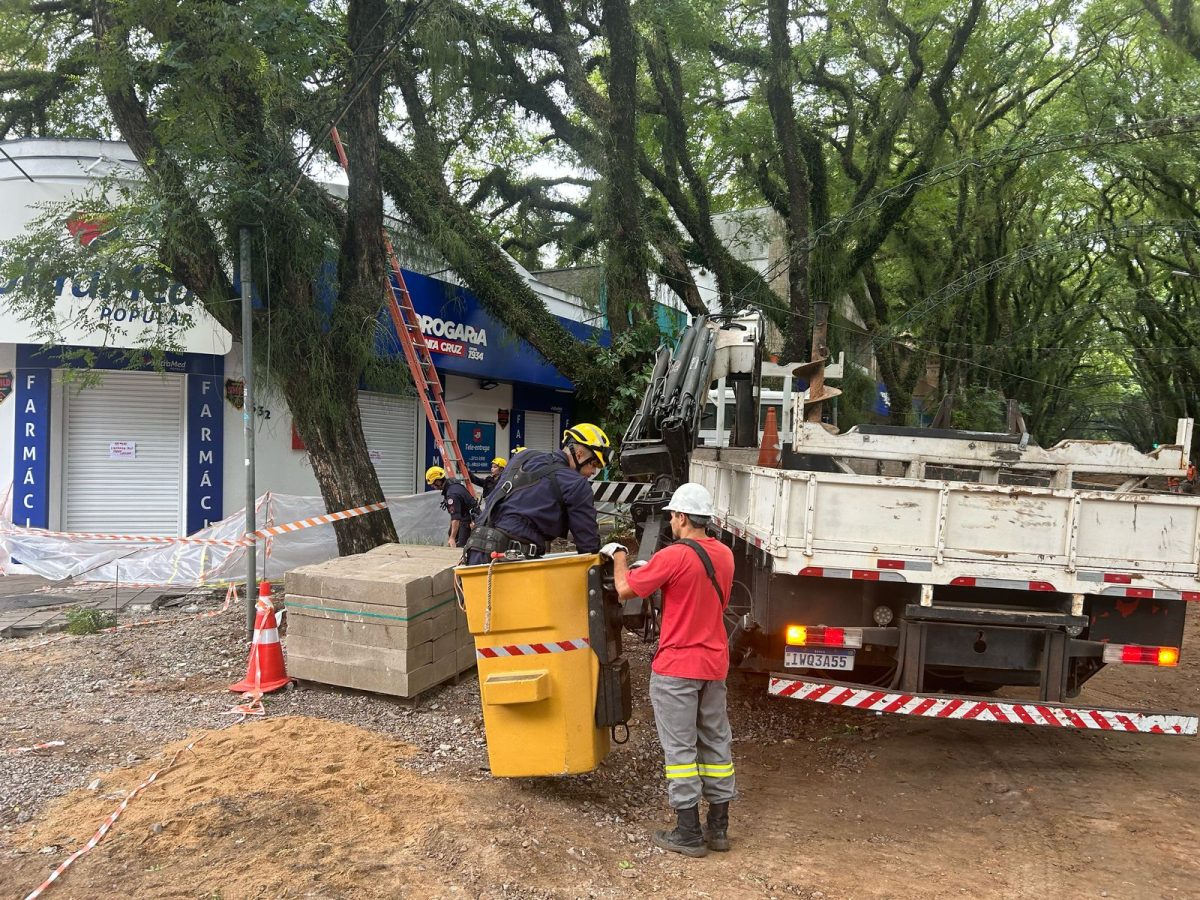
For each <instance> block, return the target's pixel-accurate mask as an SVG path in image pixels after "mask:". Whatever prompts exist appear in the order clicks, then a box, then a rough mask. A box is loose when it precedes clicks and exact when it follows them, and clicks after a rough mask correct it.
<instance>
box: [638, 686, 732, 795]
mask: <svg viewBox="0 0 1200 900" xmlns="http://www.w3.org/2000/svg"><path fill="white" fill-rule="evenodd" d="M725 693H726V691H725V682H723V681H704V680H701V679H698V678H675V677H673V676H671V675H659V674H658V673H657V672H652V673H651V674H650V704H651V706H653V707H654V725H655V728H657V730H658V741H659V743H660V744H662V748H663V756H664V758H665V765H664V774H665V775H666V777H667V798H668V799H669V800H670V802H671V806H672V808H674V809H687V808H689V807H692V806H695V805H696V804H697V803H699V802H700V799H701V797H703V798H704V799H705V800H707V801H708V802H709V803H725V802H727V801H729V800H732V799H733V798H734V797H735V796H736V795H737V791H736V785H735V782H734V774H733V756H732V743H733V735H732V733H731V731H730V729H729V716H728V715H727V713H726V710H725Z"/></svg>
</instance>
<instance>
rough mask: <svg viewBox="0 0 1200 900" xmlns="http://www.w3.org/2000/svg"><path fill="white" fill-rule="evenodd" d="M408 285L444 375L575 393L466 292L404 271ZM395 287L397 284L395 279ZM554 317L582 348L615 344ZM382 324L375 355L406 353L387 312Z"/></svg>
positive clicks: (604, 332)
mask: <svg viewBox="0 0 1200 900" xmlns="http://www.w3.org/2000/svg"><path fill="white" fill-rule="evenodd" d="M404 282H405V284H406V285H407V286H408V292H409V294H410V296H411V297H412V301H413V308H414V309H415V310H416V311H417V314H418V315H419V316H420V317H421V331H422V333H423V334H424V335H425V340H426V343H427V344H428V346H429V351H430V355H431V356H432V357H433V363H434V365H435V366H437V368H438V371H439V372H443V373H450V374H453V375H463V376H466V377H468V378H480V379H493V380H496V381H508V382H513V381H516V382H525V383H528V384H536V385H542V386H544V387H549V388H557V389H559V390H573V388H574V385H572V384H571V382H570V381H568V380H567V379H566V378H564V377H563V376H562V375H560V374H559V372H558V370H557V369H555V368H554V366H552V365H551V364H550V363H548V362H546V360H545V359H544V358H543V357H542V355H541V354H540V353H538V352H537V351H536V350H535V349H534V348H533V347H532V346H530V344H529V343H528V342H527V341H525V340H524V339H523V338H520V337H518V336H517V335H514V334H513V333H512V332H511V331H509V330H508V329H507V328H506V327H505V326H504V325H503V324H501V322H500V321H499V320H498V319H496V318H495V317H493V316H492V315H491V314H490V313H488V312H487V310H485V309H484V308H483V305H482V304H481V303H480V302H479V300H478V298H477V297H475V295H474V294H472V293H471V292H470V291H469V290H467V289H466V288H464V287H460V286H458V285H455V284H450V283H449V282H445V281H441V280H439V279H437V278H431V277H429V276H428V275H419V274H417V273H416V272H408V271H405V272H404ZM392 286H393V288H395V286H396V282H395V278H394V276H393V279H392ZM555 318H557V319H558V321H559V323H560V324H561V325H562V326H563V327H564V328H566V329H567V331H569V332H570V333H571V334H572V335H574V336H575V337H576V338H578V339H579V341H580V342H581V344H586V343H588V342H594V343H598V344H600V345H601V346H607V345H608V344H609V342H610V340H611V335H610V334H609V332H608V330H607V329H602V328H598V327H595V326H592V325H588V324H586V323H584V322H575V321H572V320H570V319H564V318H561V317H558V316H556V317H555ZM379 326H380V327H379V329H378V331H377V334H378V335H379V336H378V338H377V339H376V345H375V346H376V352H377V353H378V354H379V355H381V356H400V355H402V350H401V348H400V343H399V339H398V338H397V337H396V332H395V329H394V328H393V327H392V320H391V316H390V315H389V313H388V311H387V310H386V309H384V310H382V311H381V312H380V315H379ZM580 352H585V348H584V347H582V346H581V347H580Z"/></svg>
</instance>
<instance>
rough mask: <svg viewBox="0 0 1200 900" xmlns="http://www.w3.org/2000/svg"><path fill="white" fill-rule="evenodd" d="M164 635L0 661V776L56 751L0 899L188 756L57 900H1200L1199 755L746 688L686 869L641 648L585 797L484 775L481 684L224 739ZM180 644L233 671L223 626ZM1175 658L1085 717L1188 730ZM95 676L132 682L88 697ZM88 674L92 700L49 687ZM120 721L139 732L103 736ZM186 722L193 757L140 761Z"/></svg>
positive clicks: (185, 632)
mask: <svg viewBox="0 0 1200 900" xmlns="http://www.w3.org/2000/svg"><path fill="white" fill-rule="evenodd" d="M153 630H154V629H147V630H146V632H144V633H142V635H141V636H140V637H138V638H136V639H135V638H133V637H132V636H131V634H130V633H126V634H125V635H104V636H96V637H92V638H84V639H78V640H72V641H69V642H63V643H60V644H56V645H54V646H53V647H48V648H45V650H31V651H29V652H27V653H9V654H3V655H0V681H2V682H3V686H2V687H0V699H3V700H5V701H6V702H7V703H8V706H7V708H4V707H0V749H3V748H8V747H12V746H15V745H19V744H21V743H22V742H24V743H26V744H28V743H29V742H30V736H31V735H33V734H35V733H41V734H48V732H47V731H46V730H45V728H46V727H48V726H46V724H45V723H47V722H50V723H52V725H53V729H54V733H55V736H57V737H62V738H64V739H65V740H67V742H68V747H64V748H61V749H52V750H48V751H43V752H42V753H40V754H27V755H24V756H22V757H21V766H22V768H20V769H14V770H12V771H14V772H18V773H19V775H13V776H10V777H20V778H22V779H33V781H32V782H31V783H32V784H34V785H35V786H38V785H40V786H42V787H43V788H44V790H42V792H41V794H39V799H37V800H36V801H35V802H33V803H31V804H28V803H27V804H26V807H25V811H24V813H23V814H22V817H19V818H16V819H14V818H13V816H12V815H7V813H10V812H11V810H7V811H0V822H3V823H4V827H3V830H2V831H0V896H4V897H21V896H24V895H25V894H26V893H27V892H28V891H29V890H31V889H32V888H34V887H35V886H36V885H37V884H39V883H40V882H41V881H42V879H43V878H45V877H46V875H47V874H48V873H49V872H50V870H51V869H52V868H53V867H54V866H55V865H56V864H57V863H58V862H59V861H61V860H62V859H63V858H65V857H66V856H67V855H69V854H70V853H71V852H72V851H73V850H75V849H77V848H78V847H79V846H81V845H82V843H83V842H84V841H86V840H87V838H88V837H89V836H90V835H91V834H92V832H93V831H94V830H95V829H96V827H97V826H98V825H99V824H100V823H101V822H102V821H103V820H104V818H105V817H106V816H107V815H108V814H109V813H110V812H112V810H113V809H114V808H115V807H116V805H117V804H118V803H119V802H120V801H121V799H122V798H124V797H126V796H127V792H128V791H129V790H131V789H132V788H133V787H134V786H136V785H137V784H138V783H140V782H141V781H143V780H144V779H145V778H146V777H148V776H149V775H150V773H152V772H153V771H155V770H157V769H159V768H161V767H162V766H163V765H164V764H165V761H166V760H168V759H170V758H171V756H172V755H173V754H174V753H175V752H176V751H177V750H179V749H180V748H181V747H183V746H185V745H186V744H187V743H188V742H189V741H196V743H195V745H194V747H193V749H192V750H190V751H188V750H184V751H183V752H181V753H180V754H179V756H178V758H177V764H176V766H175V767H174V768H172V769H170V770H169V771H167V772H165V773H164V774H162V775H161V776H160V778H159V779H158V780H157V781H156V782H155V783H154V784H152V785H151V786H149V787H148V788H146V789H145V791H144V792H143V793H142V794H140V795H138V796H137V797H136V798H134V799H133V801H132V802H131V803H130V805H129V807H128V811H127V812H126V813H124V815H123V816H122V818H121V819H120V820H119V821H118V822H117V824H116V825H115V827H114V828H113V830H112V832H111V833H110V834H109V835H108V836H107V837H106V838H105V840H104V841H103V842H102V843H101V844H100V845H99V846H98V847H97V848H96V849H95V850H94V851H92V852H91V853H90V854H89V855H87V856H85V857H84V858H83V859H81V860H80V862H78V863H77V864H76V865H75V866H74V867H73V868H72V869H70V870H69V871H68V872H67V873H66V874H65V875H64V876H63V878H62V879H61V881H60V882H59V883H57V884H56V885H54V886H53V887H51V888H50V890H49V891H48V892H47V895H46V896H49V897H61V898H68V897H74V898H85V897H86V898H93V897H171V898H175V897H178V898H193V897H194V898H210V900H211V898H243V897H246V898H258V897H320V898H340V897H414V898H415V897H421V898H425V897H446V898H458V897H554V898H558V897H564V898H565V897H592V896H595V897H608V896H630V895H632V896H643V895H651V894H655V895H662V896H669V897H674V896H678V897H727V896H739V897H741V896H745V897H764V898H765V897H779V898H784V897H803V898H842V897H845V898H900V897H932V898H937V897H962V896H968V897H1068V898H1069V897H1114V898H1115V897H1131V898H1135V897H1154V898H1158V897H1200V854H1197V852H1196V849H1195V848H1196V846H1197V845H1198V844H1200V814H1198V813H1197V811H1196V809H1195V805H1196V803H1197V797H1200V765H1197V763H1200V756H1198V750H1197V743H1196V740H1197V739H1196V738H1181V737H1154V736H1147V737H1140V736H1128V735H1112V734H1102V733H1092V732H1087V733H1077V732H1069V731H1064V730H1057V729H1047V728H1040V729H1039V728H1021V727H1011V726H999V725H993V724H984V723H969V722H943V721H931V720H925V719H910V718H901V717H872V716H867V715H864V714H861V713H854V712H850V711H844V710H832V709H828V708H823V707H816V706H813V705H810V704H806V703H801V702H795V701H788V700H775V699H771V698H767V697H765V696H764V695H763V685H762V682H761V681H755V680H750V679H744V678H742V677H739V676H735V677H734V678H733V679H732V680H731V694H730V696H731V718H732V721H733V725H734V731H735V737H736V743H735V763H736V766H737V776H738V782H739V788H740V792H741V799H740V800H739V801H738V802H737V804H736V805H735V807H734V811H733V816H732V828H731V836H732V838H733V840H734V849H733V851H732V852H731V853H727V854H710V855H709V856H708V858H706V859H702V860H689V859H683V858H680V857H677V856H674V855H671V854H664V853H662V852H660V851H657V850H655V849H653V848H652V847H651V845H650V844H649V841H648V832H649V830H651V829H652V828H654V827H657V826H658V825H659V824H660V823H663V822H665V821H666V820H667V811H666V808H665V802H664V797H663V792H662V783H661V778H660V775H659V774H658V773H659V772H660V769H659V768H658V767H659V765H660V763H661V760H660V758H659V757H658V756H657V745H656V743H655V741H654V736H653V729H652V727H651V726H650V724H649V721H650V719H649V710H648V709H647V705H646V703H645V700H644V698H645V694H646V678H647V669H648V660H649V654H648V652H647V651H646V649H645V648H634V652H633V657H634V661H635V669H636V671H635V687H634V690H635V696H636V697H637V698H638V709H637V711H636V720H635V726H634V731H633V738H632V739H631V740H630V742H629V743H628V744H625V745H623V746H620V747H616V748H614V750H613V752H612V754H611V755H610V757H609V759H608V760H607V762H606V764H605V765H604V766H603V767H602V768H601V769H600V770H599V771H597V772H595V773H592V774H591V775H588V776H582V777H578V778H570V779H521V780H514V781H506V780H499V779H493V778H491V777H490V776H489V775H488V774H487V771H486V766H485V756H484V748H483V746H482V736H481V734H480V732H479V729H478V700H477V697H476V694H475V688H474V684H473V681H472V680H471V679H467V680H464V682H463V683H462V684H460V685H458V686H457V687H448V688H446V689H444V690H443V691H442V692H440V693H438V694H436V695H435V696H434V698H433V699H432V701H426V702H425V703H424V704H423V706H422V707H421V708H420V709H417V710H410V709H408V708H407V707H404V706H402V705H400V704H396V703H394V702H393V701H390V700H384V699H381V698H371V697H365V696H363V695H355V694H350V693H340V692H336V691H329V690H314V689H301V690H297V691H293V692H288V693H287V694H285V695H281V696H279V697H276V698H270V699H268V703H267V708H268V715H267V717H266V718H264V719H261V720H252V721H247V722H245V723H244V724H239V725H233V726H229V727H220V725H219V723H220V722H221V721H222V715H223V709H227V708H228V705H229V701H228V697H229V696H230V695H228V694H223V693H222V691H223V688H224V685H225V684H226V683H227V681H228V679H227V678H226V670H227V669H236V668H237V666H238V665H239V663H236V662H234V663H230V664H229V665H227V666H225V667H224V669H222V668H221V665H220V664H219V663H217V662H214V663H213V664H212V665H209V666H208V667H207V668H201V667H197V668H198V669H199V670H198V671H197V672H182V673H181V672H179V671H177V670H176V667H175V665H172V670H171V671H170V672H169V673H168V675H169V677H168V675H163V674H162V673H161V672H159V671H158V670H157V669H155V666H154V664H153V663H152V661H147V660H146V659H144V658H140V657H138V653H139V652H140V650H139V648H140V647H141V646H142V644H143V643H145V642H146V641H147V639H148V638H149V632H150V631H153ZM180 636H181V638H180V639H181V641H182V642H183V644H184V650H185V652H186V646H187V642H188V641H192V642H195V646H196V647H197V648H200V647H206V648H209V650H208V651H206V652H211V647H212V645H214V644H215V643H221V642H223V641H224V642H229V641H232V642H233V643H234V644H235V653H236V652H240V651H237V650H236V637H235V636H236V627H234V626H228V627H223V626H219V625H217V626H203V627H202V626H192V627H189V628H184V629H181V630H180ZM105 642H107V643H105ZM110 644H111V647H110V646H109V645H110ZM1189 647H1190V648H1196V649H1194V650H1193V651H1192V652H1189V650H1188V648H1189ZM1184 648H1185V649H1184V653H1183V663H1182V665H1181V666H1180V668H1179V669H1178V670H1174V671H1172V670H1147V669H1138V668H1135V667H1110V668H1109V669H1108V670H1106V671H1105V672H1102V673H1101V674H1100V675H1099V676H1097V678H1096V679H1094V680H1093V682H1092V683H1091V684H1090V685H1089V686H1088V688H1087V689H1086V690H1085V694H1084V696H1083V697H1082V698H1081V702H1090V703H1094V704H1096V705H1106V704H1107V705H1113V706H1118V705H1126V706H1130V707H1153V708H1155V709H1158V710H1171V709H1177V710H1185V711H1188V710H1190V711H1194V710H1196V709H1197V708H1200V695H1198V690H1197V689H1198V688H1200V609H1192V610H1190V613H1189V618H1188V626H1187V640H1186V641H1185V644H1184ZM109 649H111V650H112V656H111V659H113V660H125V665H126V668H127V669H128V671H127V672H126V673H125V674H124V675H122V676H120V677H122V678H127V679H128V680H127V681H121V680H120V678H118V677H117V676H115V675H114V676H113V678H114V679H116V684H115V686H114V687H113V688H112V690H109V691H108V692H107V693H106V690H105V688H104V687H103V686H102V687H101V688H99V689H90V688H91V686H92V685H94V684H95V683H96V682H95V679H94V676H95V675H96V674H97V670H98V669H101V668H104V667H106V666H107V665H109V663H108V662H107V661H108V660H109V658H110V657H109V656H107V655H105V654H107V653H108V652H109ZM178 650H179V648H178V647H177V648H176V652H178ZM221 652H225V651H221ZM38 654H41V656H40V657H39V656H38ZM197 654H198V655H199V654H200V650H199V649H197ZM135 658H136V661H135ZM214 659H216V657H214ZM84 667H86V668H87V670H88V671H87V672H86V673H85V674H86V675H87V678H88V679H89V680H88V681H87V685H88V686H89V689H88V690H85V691H84V692H83V693H80V694H76V693H70V694H69V695H68V694H67V693H64V692H66V691H67V690H68V688H67V687H65V686H64V687H58V686H57V684H58V683H57V682H53V683H51V682H48V681H47V673H48V672H49V671H50V669H51V668H53V670H54V671H56V672H57V671H60V670H61V671H63V672H67V673H71V672H75V671H77V670H79V669H81V668H84ZM101 680H103V679H101ZM70 683H72V682H69V681H64V682H63V685H68V684H70ZM135 689H136V690H135ZM114 696H128V697H129V698H130V699H129V701H128V702H129V703H132V704H134V706H133V707H131V708H132V709H133V710H134V714H133V715H131V716H130V717H129V718H128V719H124V720H122V719H121V718H120V717H117V716H116V715H115V714H114V713H111V712H110V714H109V715H108V716H104V715H101V714H102V713H103V712H104V711H105V710H113V709H115V708H117V707H119V706H120V705H121V704H118V703H115V702H114V700H113V697H114ZM154 704H158V705H157V706H155V705H154ZM159 711H161V712H162V714H163V715H164V716H167V719H165V720H163V722H162V723H160V725H158V726H156V727H155V728H154V729H149V726H147V725H145V724H139V723H145V722H148V721H150V720H152V719H154V717H155V716H156V715H158V712H159ZM193 711H194V712H193ZM189 718H190V719H191V720H194V721H195V726H194V730H191V731H190V735H189V737H188V738H187V739H186V740H183V741H173V740H172V741H165V740H161V739H157V740H156V737H157V736H158V735H161V734H177V735H179V736H182V734H184V733H187V732H188V731H189V729H188V728H186V727H184V726H185V725H186V724H187V722H188V721H189ZM106 720H107V723H106ZM225 720H226V721H229V720H230V717H227V716H226V717H225ZM181 723H182V724H181ZM214 725H216V726H217V727H213V726H214ZM72 744H75V745H79V746H84V747H86V750H81V749H79V746H77V747H75V749H74V750H72V747H71V746H70V745H72ZM72 753H74V756H71V755H70V754H72ZM70 759H74V760H76V762H75V763H73V764H72V766H66V761H67V760H70ZM43 770H44V771H43ZM51 776H52V777H51ZM97 778H98V779H99V782H100V783H99V784H98V785H94V789H89V785H92V784H93V783H94V781H95V779H97ZM5 816H6V817H5ZM21 818H23V819H24V821H21Z"/></svg>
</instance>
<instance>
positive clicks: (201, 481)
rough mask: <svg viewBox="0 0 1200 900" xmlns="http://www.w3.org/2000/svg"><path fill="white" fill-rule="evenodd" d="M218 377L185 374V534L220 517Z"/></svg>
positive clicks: (221, 437)
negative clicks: (186, 409)
mask: <svg viewBox="0 0 1200 900" xmlns="http://www.w3.org/2000/svg"><path fill="white" fill-rule="evenodd" d="M223 391H224V388H223V385H222V383H221V378H220V377H219V376H216V375H197V374H189V375H188V377H187V405H188V415H187V432H188V435H187V486H188V490H187V533H188V534H192V533H193V532H195V531H199V530H200V529H201V528H206V527H208V526H209V525H211V524H212V523H213V522H216V521H218V520H219V519H220V518H221V489H222V485H221V468H222V465H223V464H224V463H223V459H222V454H221V448H222V447H223V446H224V431H223V427H222V423H223V422H224V413H225V410H224V407H223V402H224V401H223V397H224V393H223Z"/></svg>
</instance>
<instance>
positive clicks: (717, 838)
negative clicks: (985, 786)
mask: <svg viewBox="0 0 1200 900" xmlns="http://www.w3.org/2000/svg"><path fill="white" fill-rule="evenodd" d="M704 842H705V843H706V844H708V849H709V850H718V851H722V852H724V851H725V850H728V849H729V801H728V800H726V801H725V802H724V803H710V804H708V827H707V828H706V829H704Z"/></svg>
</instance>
